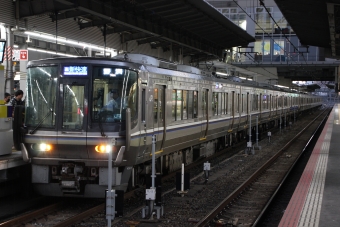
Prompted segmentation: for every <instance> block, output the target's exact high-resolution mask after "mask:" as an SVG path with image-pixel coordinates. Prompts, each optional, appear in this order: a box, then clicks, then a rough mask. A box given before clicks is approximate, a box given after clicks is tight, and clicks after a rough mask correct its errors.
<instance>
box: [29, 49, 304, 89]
mask: <svg viewBox="0 0 340 227" xmlns="http://www.w3.org/2000/svg"><path fill="white" fill-rule="evenodd" d="M79 61H82V62H83V63H85V64H91V63H98V62H100V64H112V63H113V62H115V63H116V64H117V65H118V66H127V65H126V63H128V64H129V67H132V68H136V69H143V68H144V69H145V70H147V71H154V72H156V71H157V72H160V73H166V70H171V72H172V73H170V76H179V77H181V76H183V77H188V76H189V77H192V78H196V79H206V80H209V81H216V82H220V83H230V84H235V85H239V86H248V87H254V88H260V89H269V90H276V91H281V92H289V93H299V92H297V91H292V90H290V89H286V88H280V87H276V86H274V85H270V84H265V83H258V82H255V81H250V80H242V79H240V78H239V77H238V76H240V75H243V74H244V73H245V70H244V69H242V70H239V69H238V68H237V67H234V66H232V68H233V70H229V71H228V70H225V71H226V72H227V73H222V74H219V73H218V72H217V73H216V67H215V68H214V69H212V68H213V67H211V69H212V70H206V69H202V68H197V67H193V66H189V65H182V64H178V63H175V62H170V61H167V60H165V59H158V58H155V57H151V56H148V55H143V54H121V55H118V56H116V57H114V58H98V57H76V58H74V57H59V58H48V59H40V60H33V61H29V63H28V65H27V67H32V66H37V65H46V64H61V63H63V62H67V63H69V64H72V63H79ZM217 65H218V66H219V67H222V68H223V67H224V68H227V67H229V66H230V65H228V64H226V63H224V62H218V63H217V64H216V63H215V66H217ZM142 66H144V67H142ZM155 70H156V71H155ZM222 70H223V69H222ZM168 72H169V71H168ZM174 72H179V73H174ZM249 72H250V71H249ZM251 73H252V74H255V73H253V72H251Z"/></svg>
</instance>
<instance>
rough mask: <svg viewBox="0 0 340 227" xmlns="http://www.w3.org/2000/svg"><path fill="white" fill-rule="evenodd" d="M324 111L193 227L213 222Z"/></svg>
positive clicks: (200, 226)
mask: <svg viewBox="0 0 340 227" xmlns="http://www.w3.org/2000/svg"><path fill="white" fill-rule="evenodd" d="M325 111H326V109H325V110H324V111H323V112H322V113H320V114H319V115H318V116H317V117H315V118H314V119H313V120H312V121H311V122H310V123H309V124H308V125H306V126H305V127H304V128H303V129H302V130H301V131H300V132H299V133H298V134H297V135H296V136H295V137H294V138H293V139H291V140H290V141H289V142H288V143H287V144H286V145H285V146H284V147H283V148H281V149H280V150H279V151H278V152H277V153H276V154H275V155H274V156H273V157H271V158H270V159H269V160H268V161H267V162H266V163H265V164H263V165H262V166H261V167H260V168H259V169H258V170H257V171H255V172H254V174H253V175H251V176H250V177H249V178H248V179H247V180H246V181H245V182H244V183H243V184H242V185H240V186H239V187H238V188H237V189H235V190H234V191H233V192H232V193H231V194H230V195H229V196H228V197H226V198H225V199H224V200H223V201H222V202H221V203H220V204H218V205H217V206H216V207H215V208H214V209H213V210H212V211H211V212H210V213H208V214H207V215H206V216H205V217H204V218H202V219H201V220H200V221H199V222H198V223H197V224H196V225H195V227H202V226H205V225H206V224H208V223H209V222H210V221H211V220H213V219H214V218H215V217H216V216H217V215H218V214H219V213H220V212H221V211H222V210H223V209H224V208H225V207H226V206H227V205H228V204H230V203H231V202H232V201H233V200H235V199H236V198H237V197H238V196H239V195H240V194H241V193H242V192H243V191H244V190H245V189H246V188H247V187H249V186H250V185H251V184H252V183H253V182H254V180H256V179H257V178H258V177H259V176H260V175H261V174H262V173H263V172H264V171H265V170H266V169H267V168H268V167H270V166H271V165H272V164H273V163H274V162H275V161H276V159H277V158H278V157H280V155H281V154H282V153H283V152H284V151H285V150H286V149H287V148H288V147H289V146H291V144H292V143H293V142H294V141H295V140H296V139H297V138H299V137H300V136H301V135H302V134H303V133H304V132H305V131H306V130H307V129H308V128H309V127H310V126H311V125H312V124H313V123H314V122H315V121H316V120H317V119H318V118H319V117H320V116H321V115H322V114H324V112H325Z"/></svg>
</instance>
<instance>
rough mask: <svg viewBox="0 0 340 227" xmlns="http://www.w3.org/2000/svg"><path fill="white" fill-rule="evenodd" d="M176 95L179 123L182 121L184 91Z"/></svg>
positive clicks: (179, 91) (178, 91) (177, 119)
mask: <svg viewBox="0 0 340 227" xmlns="http://www.w3.org/2000/svg"><path fill="white" fill-rule="evenodd" d="M176 94H177V99H176V121H179V120H181V119H182V101H183V100H182V91H181V90H177V92H176Z"/></svg>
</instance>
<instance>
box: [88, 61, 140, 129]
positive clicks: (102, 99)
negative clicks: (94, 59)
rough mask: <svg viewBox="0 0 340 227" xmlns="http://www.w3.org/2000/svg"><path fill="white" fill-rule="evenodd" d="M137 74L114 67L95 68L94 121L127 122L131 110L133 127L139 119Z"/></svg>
mask: <svg viewBox="0 0 340 227" xmlns="http://www.w3.org/2000/svg"><path fill="white" fill-rule="evenodd" d="M137 94H138V93H137V72H135V71H132V70H128V69H124V68H114V67H109V66H107V67H93V98H92V121H93V122H101V123H112V122H117V123H118V122H123V121H125V114H126V109H127V108H130V110H131V123H132V125H131V126H132V127H134V125H135V124H136V121H135V120H136V119H137V110H138V109H137V100H138V99H137Z"/></svg>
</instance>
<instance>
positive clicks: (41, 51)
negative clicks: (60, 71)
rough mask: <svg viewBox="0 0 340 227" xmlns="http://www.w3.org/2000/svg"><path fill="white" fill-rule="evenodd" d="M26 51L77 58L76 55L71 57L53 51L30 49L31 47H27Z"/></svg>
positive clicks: (70, 55)
mask: <svg viewBox="0 0 340 227" xmlns="http://www.w3.org/2000/svg"><path fill="white" fill-rule="evenodd" d="M27 50H31V51H36V52H40V53H46V54H54V55H60V56H65V57H74V58H75V57H78V56H76V55H72V54H63V53H59V52H57V53H56V52H55V51H48V50H41V49H36V48H32V47H28V48H27Z"/></svg>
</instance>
